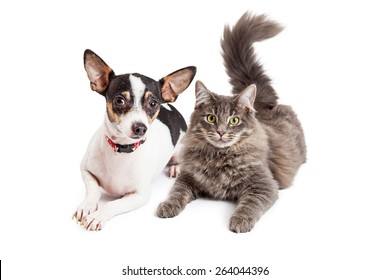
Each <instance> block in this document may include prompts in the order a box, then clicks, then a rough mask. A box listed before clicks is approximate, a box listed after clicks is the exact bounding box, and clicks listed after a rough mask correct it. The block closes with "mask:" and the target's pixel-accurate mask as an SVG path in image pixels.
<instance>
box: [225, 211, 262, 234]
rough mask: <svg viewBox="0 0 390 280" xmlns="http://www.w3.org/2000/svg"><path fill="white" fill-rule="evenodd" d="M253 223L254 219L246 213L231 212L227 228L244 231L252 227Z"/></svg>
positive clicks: (238, 231) (237, 231) (254, 222)
mask: <svg viewBox="0 0 390 280" xmlns="http://www.w3.org/2000/svg"><path fill="white" fill-rule="evenodd" d="M255 224H256V220H255V219H253V218H250V217H248V216H247V215H239V214H233V216H232V217H231V218H230V225H229V229H230V230H231V231H233V232H236V233H244V232H248V231H250V230H251V229H253V227H254V226H255Z"/></svg>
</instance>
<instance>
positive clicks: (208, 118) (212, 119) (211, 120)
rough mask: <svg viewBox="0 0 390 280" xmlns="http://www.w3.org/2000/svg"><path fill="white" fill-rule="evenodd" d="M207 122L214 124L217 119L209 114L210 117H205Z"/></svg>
mask: <svg viewBox="0 0 390 280" xmlns="http://www.w3.org/2000/svg"><path fill="white" fill-rule="evenodd" d="M207 121H208V122H209V123H215V122H216V121H217V117H216V116H214V115H213V114H210V115H208V116H207Z"/></svg>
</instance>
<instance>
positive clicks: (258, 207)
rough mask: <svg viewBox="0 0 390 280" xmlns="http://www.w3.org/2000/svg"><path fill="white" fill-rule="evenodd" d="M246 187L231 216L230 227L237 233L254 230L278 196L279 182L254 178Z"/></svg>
mask: <svg viewBox="0 0 390 280" xmlns="http://www.w3.org/2000/svg"><path fill="white" fill-rule="evenodd" d="M245 188H246V189H245V191H244V192H243V193H242V194H241V196H240V197H239V198H238V204H237V207H236V210H235V211H234V213H233V215H232V216H231V218H230V225H229V229H230V230H231V231H233V232H236V233H243V232H248V231H250V230H252V229H253V227H254V226H255V224H256V222H257V221H258V220H259V219H260V217H261V216H262V215H263V214H264V213H265V212H266V211H267V210H268V209H269V208H270V207H271V206H272V205H273V204H274V203H275V201H276V199H277V197H278V184H277V183H276V181H275V180H274V179H272V178H262V179H256V178H252V179H251V182H248V185H247V186H246V187H245Z"/></svg>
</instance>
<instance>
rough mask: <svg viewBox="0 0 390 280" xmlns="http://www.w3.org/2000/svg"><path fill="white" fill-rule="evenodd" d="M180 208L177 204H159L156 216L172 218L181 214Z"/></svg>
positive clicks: (169, 202) (168, 202)
mask: <svg viewBox="0 0 390 280" xmlns="http://www.w3.org/2000/svg"><path fill="white" fill-rule="evenodd" d="M181 210H182V208H181V207H180V205H178V204H177V203H174V202H171V201H165V202H162V203H160V205H159V206H158V208H157V211H156V215H157V217H159V218H173V217H175V216H177V215H179V213H180V212H181Z"/></svg>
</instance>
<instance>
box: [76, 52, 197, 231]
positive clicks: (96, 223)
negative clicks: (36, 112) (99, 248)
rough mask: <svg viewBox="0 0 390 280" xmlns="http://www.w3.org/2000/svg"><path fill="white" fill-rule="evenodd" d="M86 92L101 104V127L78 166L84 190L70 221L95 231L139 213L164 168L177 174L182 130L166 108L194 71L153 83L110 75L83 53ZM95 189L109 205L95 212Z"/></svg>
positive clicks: (182, 125) (177, 117)
mask: <svg viewBox="0 0 390 280" xmlns="http://www.w3.org/2000/svg"><path fill="white" fill-rule="evenodd" d="M84 68H85V70H86V72H87V75H88V78H89V81H90V86H91V89H92V90H94V91H96V92H98V93H99V94H101V95H102V96H104V97H105V99H106V113H105V118H104V121H103V124H102V125H101V127H100V128H99V129H98V130H97V131H96V133H95V134H94V135H93V137H92V139H91V140H90V143H89V145H88V148H87V151H86V153H85V156H84V158H83V160H82V162H81V174H82V179H83V181H84V184H85V188H86V196H85V199H84V201H83V202H82V203H81V204H80V206H79V207H78V208H77V210H76V212H75V213H74V214H73V218H74V219H75V220H76V221H77V222H78V223H79V224H80V225H81V226H82V227H84V228H86V229H88V230H92V231H98V230H101V229H102V228H103V227H104V226H105V224H106V223H107V221H108V220H110V219H111V218H112V217H114V216H116V215H118V214H122V213H125V212H129V211H132V210H135V209H136V208H139V207H141V206H143V205H145V204H146V203H147V201H148V200H149V197H150V189H151V181H152V179H153V178H154V176H155V175H158V174H161V172H162V171H163V170H164V168H165V166H166V165H167V163H168V166H169V171H168V173H169V176H170V177H176V176H177V175H178V173H179V172H180V169H179V162H178V159H177V157H176V156H175V152H177V151H175V148H177V144H178V143H179V141H180V139H181V137H182V136H183V134H184V133H185V131H186V129H187V126H186V122H185V120H184V118H183V117H182V115H181V114H180V113H179V112H178V111H177V109H175V108H174V107H173V106H172V105H170V104H166V103H168V102H174V101H175V100H176V99H177V97H178V95H179V94H181V93H182V92H183V91H184V90H185V89H186V88H187V87H188V86H189V85H190V84H191V82H192V80H193V78H194V76H195V74H196V67H194V66H189V67H186V68H182V69H180V70H177V71H175V72H173V73H171V74H169V75H167V76H165V77H163V78H162V79H160V80H159V81H155V80H153V79H151V78H149V77H147V76H144V75H141V74H138V73H133V74H122V75H115V73H114V71H113V70H112V69H111V68H110V67H109V66H108V65H107V64H106V63H105V62H104V61H103V59H101V58H100V57H99V56H98V55H97V54H95V53H94V52H93V51H91V50H88V49H87V50H85V52H84ZM101 189H103V190H104V191H105V192H106V193H107V194H109V195H110V196H112V197H114V198H115V199H114V200H112V201H109V202H107V203H106V204H105V205H103V206H102V207H100V206H99V207H98V202H99V199H100V197H101Z"/></svg>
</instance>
